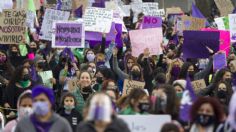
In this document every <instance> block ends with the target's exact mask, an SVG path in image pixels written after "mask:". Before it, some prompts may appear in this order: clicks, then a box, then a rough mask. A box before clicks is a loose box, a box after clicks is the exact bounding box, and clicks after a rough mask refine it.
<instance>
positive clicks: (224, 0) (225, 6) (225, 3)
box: [215, 0, 234, 17]
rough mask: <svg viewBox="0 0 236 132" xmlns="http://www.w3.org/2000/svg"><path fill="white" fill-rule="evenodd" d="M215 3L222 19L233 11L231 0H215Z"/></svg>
mask: <svg viewBox="0 0 236 132" xmlns="http://www.w3.org/2000/svg"><path fill="white" fill-rule="evenodd" d="M215 3H216V6H217V8H218V9H219V11H220V15H221V16H222V17H223V16H227V15H228V14H230V13H232V11H233V10H234V6H233V4H232V2H231V0H215Z"/></svg>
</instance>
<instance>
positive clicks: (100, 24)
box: [83, 7, 113, 33]
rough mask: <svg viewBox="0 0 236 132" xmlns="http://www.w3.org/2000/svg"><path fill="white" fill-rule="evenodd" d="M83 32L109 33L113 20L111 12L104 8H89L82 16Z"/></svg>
mask: <svg viewBox="0 0 236 132" xmlns="http://www.w3.org/2000/svg"><path fill="white" fill-rule="evenodd" d="M83 19H84V24H85V31H92V32H101V33H109V32H110V30H111V24H112V20H113V11H112V10H108V9H105V8H95V7H89V8H87V9H86V10H85V14H84V16H83Z"/></svg>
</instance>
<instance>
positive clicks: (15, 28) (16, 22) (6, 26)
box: [0, 9, 27, 44]
mask: <svg viewBox="0 0 236 132" xmlns="http://www.w3.org/2000/svg"><path fill="white" fill-rule="evenodd" d="M25 23H26V11H24V10H10V9H7V10H3V12H2V13H1V14H0V43H1V44H19V43H20V42H22V41H23V40H24V38H25V37H24V36H25V33H26V31H27V29H26V25H25Z"/></svg>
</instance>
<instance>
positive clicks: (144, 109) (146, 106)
mask: <svg viewBox="0 0 236 132" xmlns="http://www.w3.org/2000/svg"><path fill="white" fill-rule="evenodd" d="M138 108H139V110H140V113H144V112H148V111H149V108H150V104H149V103H139V105H138Z"/></svg>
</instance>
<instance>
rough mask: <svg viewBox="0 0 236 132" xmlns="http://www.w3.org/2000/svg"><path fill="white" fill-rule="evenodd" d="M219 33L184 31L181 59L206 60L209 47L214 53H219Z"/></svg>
mask: <svg viewBox="0 0 236 132" xmlns="http://www.w3.org/2000/svg"><path fill="white" fill-rule="evenodd" d="M219 40H220V33H219V32H211V31H184V44H183V57H184V58H208V57H209V55H210V53H209V51H208V49H207V47H209V48H210V49H212V50H213V51H214V53H216V52H217V51H219V47H220V46H219V45H220V42H219Z"/></svg>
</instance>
